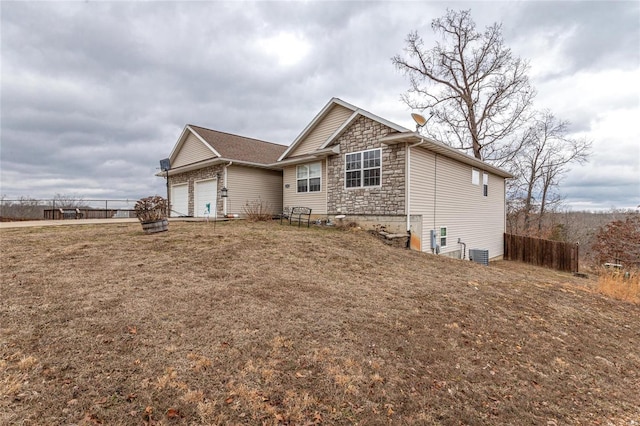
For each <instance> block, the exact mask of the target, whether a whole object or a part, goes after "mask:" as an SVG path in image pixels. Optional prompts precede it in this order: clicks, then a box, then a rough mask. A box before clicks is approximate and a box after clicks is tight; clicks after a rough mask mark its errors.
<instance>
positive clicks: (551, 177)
mask: <svg viewBox="0 0 640 426" xmlns="http://www.w3.org/2000/svg"><path fill="white" fill-rule="evenodd" d="M568 126H569V123H568V122H567V121H561V120H558V119H557V118H556V117H555V116H554V115H553V114H552V113H551V112H550V111H548V110H547V111H542V112H540V113H538V116H537V117H536V119H535V121H534V122H533V124H532V125H531V126H530V127H529V128H527V129H526V131H525V132H524V133H523V136H522V139H521V143H520V145H521V149H520V150H519V151H518V153H517V154H516V155H515V156H514V158H513V159H512V161H511V163H510V167H511V172H512V173H513V174H514V176H515V179H513V180H511V181H510V183H509V198H510V199H511V200H519V203H520V209H521V212H522V215H523V216H524V232H525V233H528V231H529V229H530V227H531V224H532V222H533V215H534V213H537V222H538V231H539V232H540V231H541V230H542V223H543V219H544V215H545V213H546V212H547V211H548V210H550V209H551V208H553V207H554V206H556V205H557V204H559V202H560V201H561V197H560V196H559V194H558V193H557V192H556V189H557V187H558V185H559V183H560V181H561V179H562V178H563V176H564V175H565V173H566V172H567V171H568V170H569V165H570V164H572V163H578V164H582V163H584V162H586V161H587V160H588V158H589V154H590V149H591V142H590V141H588V140H586V139H584V138H583V139H575V138H569V137H567V132H568Z"/></svg>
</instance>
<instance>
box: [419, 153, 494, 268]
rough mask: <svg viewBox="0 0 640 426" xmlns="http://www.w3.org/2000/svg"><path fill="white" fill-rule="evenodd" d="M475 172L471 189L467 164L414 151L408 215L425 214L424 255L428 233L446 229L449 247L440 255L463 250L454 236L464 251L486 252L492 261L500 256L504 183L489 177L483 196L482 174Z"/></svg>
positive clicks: (423, 225)
mask: <svg viewBox="0 0 640 426" xmlns="http://www.w3.org/2000/svg"><path fill="white" fill-rule="evenodd" d="M477 170H479V169H477ZM479 172H480V182H479V185H473V184H472V183H471V175H472V167H471V166H469V165H466V164H462V163H459V162H457V161H454V160H452V159H449V158H447V157H443V156H441V155H436V154H434V153H431V152H424V150H422V149H413V150H412V152H411V178H412V179H411V187H412V198H411V212H412V214H422V215H423V216H422V217H423V223H422V250H423V251H430V246H429V232H430V230H431V229H436V230H438V231H439V230H440V228H441V227H446V228H447V246H446V247H443V248H442V249H441V253H443V254H444V253H450V252H454V251H458V250H461V249H462V247H463V246H462V245H461V244H458V242H457V241H458V238H460V239H461V241H462V242H464V243H465V244H466V248H467V250H468V249H487V250H489V257H490V258H494V257H497V256H501V255H502V254H503V233H504V220H505V218H504V214H505V213H504V179H502V178H501V177H498V176H495V175H492V174H491V173H489V190H488V196H487V197H485V196H483V191H482V173H483V171H482V170H479ZM434 203H435V208H434ZM439 237H440V235H438V241H440V238H439ZM466 258H468V252H467V253H466Z"/></svg>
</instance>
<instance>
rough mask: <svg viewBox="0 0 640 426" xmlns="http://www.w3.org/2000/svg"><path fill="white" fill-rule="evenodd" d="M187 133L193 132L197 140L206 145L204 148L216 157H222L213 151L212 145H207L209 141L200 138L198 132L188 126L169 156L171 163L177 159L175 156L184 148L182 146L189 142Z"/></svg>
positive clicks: (183, 130)
mask: <svg viewBox="0 0 640 426" xmlns="http://www.w3.org/2000/svg"><path fill="white" fill-rule="evenodd" d="M187 132H191V133H192V134H193V135H194V136H195V137H196V138H198V140H200V142H202V143H203V144H204V146H206V147H207V148H208V149H209V150H210V151H211V152H212V153H214V154H215V155H216V156H218V157H220V153H218V151H216V150H215V149H213V147H212V146H211V145H209V144H208V143H207V141H205V140H204V139H202V136H200V135H199V134H198V132H196V131H195V130H193V129H192V128H191V126H189V125H188V124H187V125H186V126H184V129H182V133H180V137H179V138H178V141H177V142H176V144H175V145H174V146H173V149H172V150H171V154H169V161H171V162H172V163H173V160H174V159H175V155H176V154H177V153H178V151H179V150H180V148H181V147H182V145H184V142H185V141H186V140H187Z"/></svg>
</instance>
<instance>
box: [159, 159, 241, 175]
mask: <svg viewBox="0 0 640 426" xmlns="http://www.w3.org/2000/svg"><path fill="white" fill-rule="evenodd" d="M227 161H228V160H227ZM222 162H224V160H223V159H221V158H209V159H207V160H203V161H198V162H197V163H191V164H185V165H184V166H180V167H176V168H175V169H169V176H173V175H177V174H180V173H184V172H190V171H191V170H197V169H201V168H203V167H207V166H214V165H216V164H219V163H222ZM156 176H166V175H165V174H163V173H158V174H156Z"/></svg>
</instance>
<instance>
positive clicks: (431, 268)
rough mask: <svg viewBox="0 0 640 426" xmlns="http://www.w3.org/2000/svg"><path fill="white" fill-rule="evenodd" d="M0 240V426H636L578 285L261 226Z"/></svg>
mask: <svg viewBox="0 0 640 426" xmlns="http://www.w3.org/2000/svg"><path fill="white" fill-rule="evenodd" d="M169 228H170V230H169V232H168V233H166V232H165V233H161V234H155V235H146V234H144V233H143V232H142V229H141V228H140V225H139V224H118V225H115V224H112V225H87V226H82V227H61V228H58V227H55V228H26V229H10V230H2V231H0V239H1V242H2V245H1V246H2V253H1V255H2V262H1V267H0V279H1V282H2V297H1V298H0V318H1V321H0V423H2V424H13V423H23V424H70V423H76V424H116V425H118V424H143V423H146V424H227V423H231V424H262V423H265V424H354V423H363V424H381V423H394V424H396V423H408V424H425V423H426V424H497V423H499V424H547V425H552V424H597V423H601V424H607V422H609V423H612V424H616V425H630V424H633V423H632V421H638V420H640V408H639V407H640V353H639V350H638V347H639V345H640V307H639V306H638V305H635V304H631V303H625V302H621V301H616V300H613V299H609V298H606V297H604V296H601V295H598V294H596V293H595V292H594V291H593V290H592V289H593V288H594V282H592V281H590V280H585V279H580V278H576V277H573V276H571V275H570V274H565V273H559V272H555V271H549V270H545V269H541V268H536V267H532V266H528V265H523V264H519V263H513V262H498V263H495V264H492V265H491V266H489V267H484V266H481V265H477V264H473V263H471V262H468V261H466V262H465V261H459V260H453V259H448V258H444V257H437V256H433V255H426V254H421V253H416V252H410V251H406V250H401V249H398V248H393V247H388V246H386V245H384V244H383V243H382V242H380V241H379V240H377V239H376V238H375V237H373V236H372V235H369V234H368V233H366V232H363V231H360V232H358V231H353V230H351V231H338V230H334V229H317V228H316V229H314V228H311V229H306V228H304V229H298V228H297V227H290V226H280V225H279V224H277V223H254V224H247V223H244V222H234V223H220V224H217V227H216V229H215V231H214V227H213V224H212V223H176V222H173V223H171V224H170V226H169Z"/></svg>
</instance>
